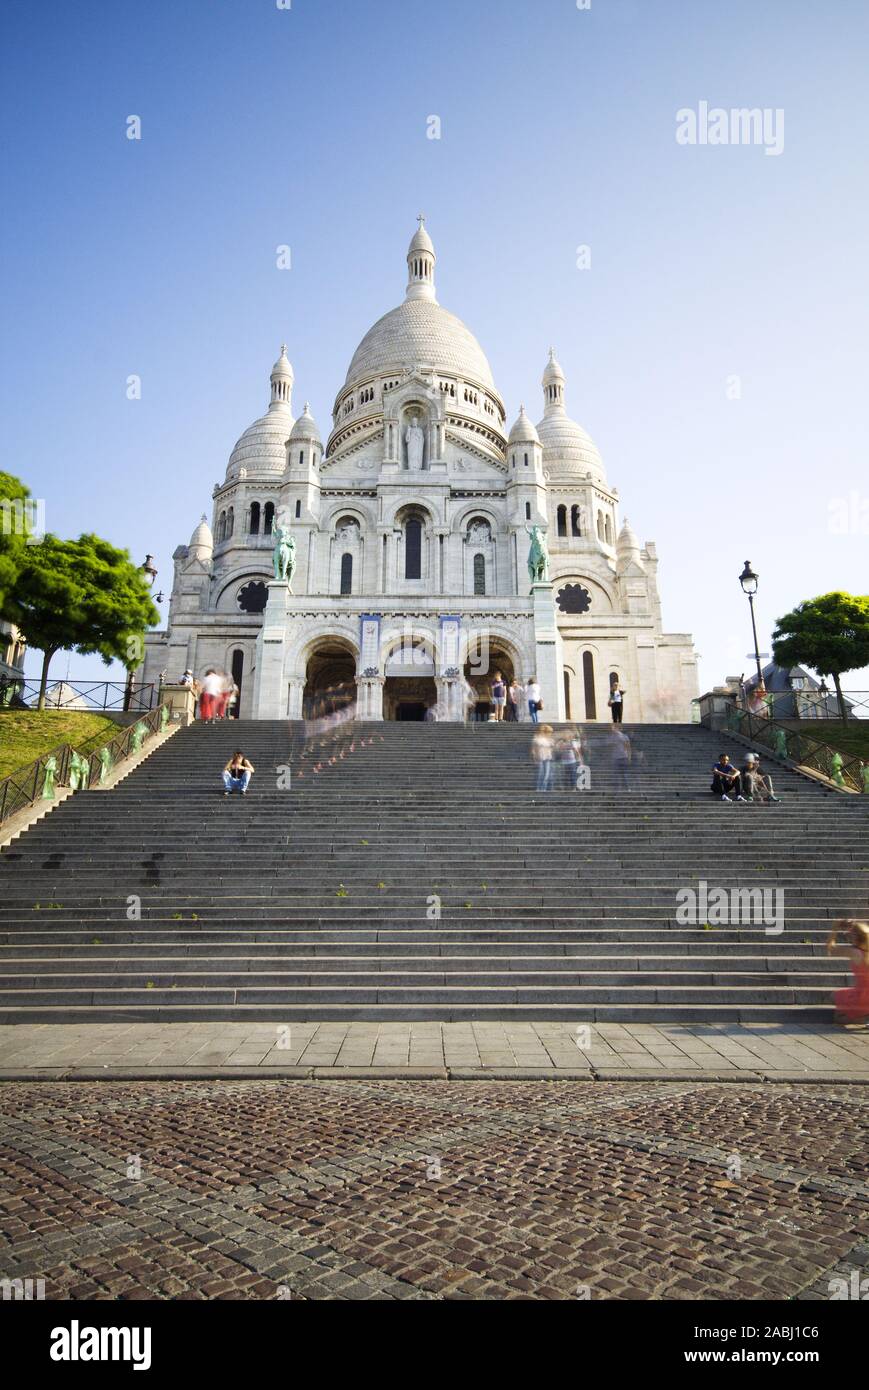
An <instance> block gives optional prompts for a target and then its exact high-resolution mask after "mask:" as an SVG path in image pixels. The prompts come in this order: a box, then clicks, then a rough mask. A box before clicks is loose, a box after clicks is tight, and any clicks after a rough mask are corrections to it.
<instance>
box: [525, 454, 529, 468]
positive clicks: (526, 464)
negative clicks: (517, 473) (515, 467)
mask: <svg viewBox="0 0 869 1390" xmlns="http://www.w3.org/2000/svg"><path fill="white" fill-rule="evenodd" d="M525 467H526V468H527V467H528V455H527V454H526V455H525Z"/></svg>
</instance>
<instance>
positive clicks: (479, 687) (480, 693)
mask: <svg viewBox="0 0 869 1390" xmlns="http://www.w3.org/2000/svg"><path fill="white" fill-rule="evenodd" d="M496 671H500V672H501V675H502V676H503V678H504V680H505V681H506V683H507V685H508V686H509V685H510V683H511V681H512V680H513V679H514V677H515V675H516V668H515V666H514V664H513V657H512V655H511V653H510V650H509V648H508V647H507V646H506V645H505V644H504V643H503V642H501V641H499V639H498V638H497V637H494V638H489V640H488V646H487V644H486V643H482V644H480V643H475V642H474V640H473V638H472V639H471V645H470V648H469V652H468V659H467V660H466V662H465V680H466V681H467V682H468V684H469V686H470V687H471V690H472V691H473V693H474V698H473V700H471V701H470V710H469V713H468V718H469V719H474V720H480V721H485V720H487V719H488V718H489V715H490V714H492V713H493V711H494V705H493V704H492V682H493V680H494V679H495V672H496Z"/></svg>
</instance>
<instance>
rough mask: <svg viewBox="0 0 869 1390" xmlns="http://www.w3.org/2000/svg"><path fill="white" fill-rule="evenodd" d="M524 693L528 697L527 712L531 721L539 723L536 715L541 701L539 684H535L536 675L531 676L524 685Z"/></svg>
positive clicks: (540, 706)
mask: <svg viewBox="0 0 869 1390" xmlns="http://www.w3.org/2000/svg"><path fill="white" fill-rule="evenodd" d="M525 695H526V697H527V699H528V713H529V714H530V715H531V723H532V724H539V722H540V721H539V719H538V717H537V716H538V715H539V713H540V710H541V708H542V701H541V699H540V686H539V685H538V684H537V677H536V676H532V677H531V680H530V681H529V682H528V684H527V686H526V687H525Z"/></svg>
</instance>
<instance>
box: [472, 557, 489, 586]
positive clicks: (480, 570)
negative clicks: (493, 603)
mask: <svg viewBox="0 0 869 1390" xmlns="http://www.w3.org/2000/svg"><path fill="white" fill-rule="evenodd" d="M485 592H486V558H485V556H484V555H475V556H474V593H475V594H484V593H485Z"/></svg>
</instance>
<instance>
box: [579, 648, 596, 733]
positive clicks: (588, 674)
mask: <svg viewBox="0 0 869 1390" xmlns="http://www.w3.org/2000/svg"><path fill="white" fill-rule="evenodd" d="M582 684H583V690H584V693H585V717H586V719H597V700H596V699H595V698H594V657H593V656H592V654H591V652H583V654H582Z"/></svg>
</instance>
